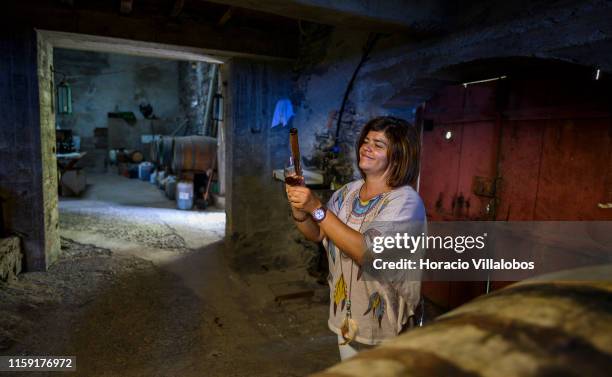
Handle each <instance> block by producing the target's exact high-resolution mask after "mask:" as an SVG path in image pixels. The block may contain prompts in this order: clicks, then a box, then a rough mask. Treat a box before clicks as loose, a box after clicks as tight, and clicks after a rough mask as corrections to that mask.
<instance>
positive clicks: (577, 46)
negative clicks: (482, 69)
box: [293, 1, 612, 180]
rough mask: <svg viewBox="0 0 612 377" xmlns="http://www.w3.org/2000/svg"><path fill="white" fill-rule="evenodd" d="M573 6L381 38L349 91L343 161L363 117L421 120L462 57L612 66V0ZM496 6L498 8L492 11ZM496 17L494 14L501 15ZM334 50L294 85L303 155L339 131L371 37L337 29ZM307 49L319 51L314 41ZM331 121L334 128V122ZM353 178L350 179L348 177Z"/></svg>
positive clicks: (349, 157) (348, 161) (350, 155)
mask: <svg viewBox="0 0 612 377" xmlns="http://www.w3.org/2000/svg"><path fill="white" fill-rule="evenodd" d="M564 5H565V7H554V8H550V9H538V12H535V13H533V12H523V14H522V18H512V19H507V20H505V21H502V22H499V23H498V24H494V25H488V26H486V27H485V26H481V24H474V25H473V26H471V27H469V28H467V29H466V30H464V31H460V32H455V33H453V34H450V35H448V36H445V37H440V38H436V39H429V40H423V41H418V42H417V41H414V40H413V41H411V40H410V39H408V38H405V37H402V36H400V35H393V36H384V37H383V38H381V39H380V41H379V43H378V44H377V45H376V47H375V48H374V50H373V51H372V53H371V55H370V59H368V61H366V63H365V64H364V65H363V67H362V69H361V71H360V73H359V75H358V76H357V78H356V81H355V84H354V87H353V90H352V92H351V95H350V96H349V106H348V109H347V111H346V112H345V114H344V116H343V121H345V123H343V124H342V131H341V133H340V142H341V153H340V156H339V158H340V159H344V160H343V161H340V163H341V164H343V165H346V167H347V168H348V167H352V168H353V173H354V177H356V176H357V174H356V170H355V164H354V162H355V161H354V160H355V157H354V155H355V152H354V147H353V143H354V142H355V139H356V135H357V133H358V131H359V129H360V128H361V127H362V126H363V124H364V123H365V122H366V121H367V120H368V119H370V118H372V117H374V116H379V115H394V116H399V117H402V118H405V119H408V120H413V118H414V110H415V107H416V106H418V105H419V104H421V103H422V102H424V101H426V100H428V99H429V98H431V96H433V95H434V94H435V93H436V92H437V91H438V90H439V89H440V88H442V87H443V86H445V85H448V84H450V83H456V82H457V78H456V77H452V76H449V75H448V74H447V72H446V71H447V70H448V69H449V68H452V67H455V66H456V65H458V64H462V63H467V62H473V61H477V60H480V59H489V58H500V57H517V56H519V57H537V58H551V59H559V60H564V61H570V62H573V63H578V64H584V65H587V66H592V67H600V68H602V70H604V71H608V72H609V71H612V54H610V53H609V51H610V48H611V46H612V23H610V22H609V20H610V19H611V17H612V3H610V2H601V1H587V2H567V3H566V4H564ZM491 12H495V9H493V10H491ZM488 16H490V17H493V16H495V15H494V14H489V15H488ZM327 39H328V41H327V43H320V42H319V45H321V44H322V45H324V46H326V51H325V53H324V54H323V57H322V58H320V59H318V60H317V59H309V58H308V57H303V56H301V57H300V59H301V60H307V61H312V64H311V65H310V66H308V67H300V71H299V76H298V79H297V82H296V84H297V85H296V86H295V89H294V96H293V98H294V104H296V105H297V111H296V116H295V120H294V125H295V126H297V127H298V129H299V130H300V139H301V141H302V140H303V144H302V145H303V146H304V147H303V149H304V150H303V154H304V156H305V157H312V156H313V155H314V154H316V152H317V151H316V146H317V145H320V144H321V142H320V141H316V140H315V135H316V134H319V135H321V134H325V133H326V132H328V131H330V132H331V133H332V135H333V134H335V128H336V121H335V118H333V117H332V121H331V122H330V121H329V120H328V119H329V118H330V115H329V114H330V112H332V111H335V110H339V109H340V105H341V101H342V96H343V94H344V90H345V88H346V85H347V84H348V81H349V79H350V77H351V74H352V72H353V70H354V69H355V67H356V65H357V62H358V60H359V57H360V55H361V52H362V46H363V45H364V44H365V42H366V40H367V33H358V32H355V31H351V30H342V29H335V30H334V31H333V33H331V35H329V36H327ZM302 53H306V54H311V53H312V52H311V51H309V50H308V49H307V48H302ZM330 124H331V127H328V126H329V125H330ZM345 180H346V179H345Z"/></svg>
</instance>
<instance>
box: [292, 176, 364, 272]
mask: <svg viewBox="0 0 612 377" xmlns="http://www.w3.org/2000/svg"><path fill="white" fill-rule="evenodd" d="M287 196H288V198H289V202H290V203H291V208H292V211H294V212H293V214H294V216H295V217H297V218H298V219H301V218H302V217H301V216H308V220H306V221H304V222H297V221H296V223H297V225H298V229H300V231H301V232H302V234H304V236H305V237H306V238H308V239H309V240H311V241H315V242H317V241H321V240H322V239H323V237H327V238H329V239H330V240H331V241H332V242H333V243H334V244H335V245H336V246H337V247H338V248H339V249H340V250H342V251H343V252H344V253H345V254H346V255H348V256H349V257H350V258H351V259H353V260H354V261H355V262H357V263H358V264H361V262H362V259H363V256H364V254H365V247H366V246H365V239H364V237H363V235H362V234H361V233H359V232H358V231H356V230H354V229H352V228H350V227H349V226H348V225H346V224H344V223H343V222H342V221H341V220H340V219H339V218H338V217H337V216H336V215H335V214H334V213H333V212H331V211H327V214H326V216H325V219H323V221H321V222H320V223H318V224H317V223H316V222H314V221H313V220H312V218H311V216H310V213H311V212H312V211H314V210H315V209H316V208H319V207H321V205H322V204H321V201H320V200H319V199H318V198H317V197H316V196H315V195H314V194H313V193H312V191H310V189H308V188H306V187H300V186H289V187H287ZM300 215H301V216H300Z"/></svg>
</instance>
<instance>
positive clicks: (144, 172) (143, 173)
mask: <svg viewBox="0 0 612 377" xmlns="http://www.w3.org/2000/svg"><path fill="white" fill-rule="evenodd" d="M152 172H153V164H152V163H150V162H148V161H145V162H141V163H140V165H138V178H140V180H141V181H149V180H150V179H151V173H152Z"/></svg>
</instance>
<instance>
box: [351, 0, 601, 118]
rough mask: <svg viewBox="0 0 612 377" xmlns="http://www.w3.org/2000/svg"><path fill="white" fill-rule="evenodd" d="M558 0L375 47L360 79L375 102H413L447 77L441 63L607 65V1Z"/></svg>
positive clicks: (413, 104)
mask: <svg viewBox="0 0 612 377" xmlns="http://www.w3.org/2000/svg"><path fill="white" fill-rule="evenodd" d="M564 5H565V6H557V7H551V8H550V9H540V10H539V11H538V12H527V13H526V14H524V15H523V17H520V18H512V19H510V20H507V21H504V22H500V23H499V24H495V25H488V26H486V27H482V26H480V25H479V24H475V25H474V26H472V27H471V28H468V29H466V30H464V31H461V32H456V33H453V34H451V35H449V36H446V37H442V38H439V39H434V40H426V41H421V42H418V43H416V42H413V43H408V44H405V45H403V46H400V47H396V48H392V49H388V50H386V51H380V52H379V53H378V54H376V55H375V56H374V57H373V59H372V60H371V61H370V62H369V64H368V65H367V66H366V67H364V70H363V75H362V82H363V83H364V85H372V86H373V87H376V90H375V91H373V93H372V95H373V98H376V100H377V101H378V102H379V103H383V104H388V103H404V104H405V105H406V106H415V105H418V104H419V103H421V102H423V101H425V100H427V99H429V98H430V97H431V96H432V95H433V94H434V93H435V92H436V91H437V90H439V89H440V88H441V87H442V86H444V85H446V84H448V83H449V82H452V81H453V77H448V76H446V75H445V74H444V73H443V72H444V71H445V70H446V69H448V68H449V67H453V66H456V65H458V64H463V63H469V62H473V61H476V60H480V59H491V58H504V57H534V58H547V59H558V60H563V61H568V62H572V63H576V64H583V65H586V66H592V67H600V68H601V69H602V70H604V71H607V72H610V71H612V56H611V54H610V53H609V51H610V48H611V46H612V23H611V22H610V19H611V17H612V3H610V2H605V1H597V0H591V1H582V2H568V3H567V4H564Z"/></svg>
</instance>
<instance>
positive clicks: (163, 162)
mask: <svg viewBox="0 0 612 377" xmlns="http://www.w3.org/2000/svg"><path fill="white" fill-rule="evenodd" d="M173 156H174V138H173V137H172V136H163V137H162V138H161V139H160V141H159V164H160V166H162V167H163V168H171V167H172V159H173Z"/></svg>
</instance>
